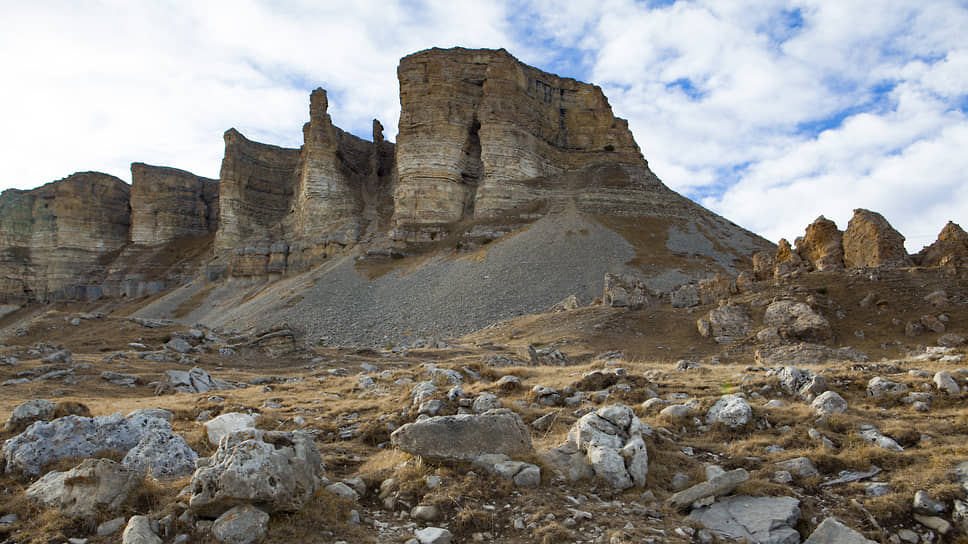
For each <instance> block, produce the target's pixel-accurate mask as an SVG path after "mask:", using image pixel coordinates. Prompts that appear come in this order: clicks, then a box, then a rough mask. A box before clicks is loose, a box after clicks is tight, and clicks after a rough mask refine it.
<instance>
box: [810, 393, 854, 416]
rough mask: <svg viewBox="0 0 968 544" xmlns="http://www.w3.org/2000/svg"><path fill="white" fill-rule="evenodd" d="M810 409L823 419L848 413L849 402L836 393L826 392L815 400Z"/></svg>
mask: <svg viewBox="0 0 968 544" xmlns="http://www.w3.org/2000/svg"><path fill="white" fill-rule="evenodd" d="M810 408H811V409H813V412H814V413H815V414H817V415H818V416H821V417H826V416H830V415H834V414H842V413H844V412H846V411H847V401H846V400H844V397H841V396H840V395H839V394H837V393H836V392H834V391H825V392H823V393H821V394H820V395H818V396H817V398H815V399H813V402H811V403H810Z"/></svg>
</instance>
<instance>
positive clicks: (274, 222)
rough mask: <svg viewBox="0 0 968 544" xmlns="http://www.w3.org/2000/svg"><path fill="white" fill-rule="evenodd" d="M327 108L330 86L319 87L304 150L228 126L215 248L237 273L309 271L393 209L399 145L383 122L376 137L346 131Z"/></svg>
mask: <svg viewBox="0 0 968 544" xmlns="http://www.w3.org/2000/svg"><path fill="white" fill-rule="evenodd" d="M328 107H329V102H328V100H327V96H326V91H324V90H323V89H316V90H315V91H313V92H312V95H311V96H310V106H309V114H310V120H309V122H308V123H306V125H305V126H304V127H303V140H304V143H303V146H302V148H301V149H286V148H281V147H276V146H271V145H266V144H261V143H257V142H253V141H250V140H248V139H246V138H245V137H244V136H242V135H241V134H240V133H239V132H238V131H236V130H235V129H231V130H229V131H228V132H226V133H225V158H224V159H223V160H222V172H221V175H220V183H221V195H220V199H219V207H220V214H221V224H220V226H219V230H218V234H217V236H216V239H215V249H216V252H217V253H218V254H221V255H225V259H224V260H226V261H229V262H228V264H227V266H228V269H229V270H228V272H229V273H230V274H231V275H233V276H264V275H268V274H281V273H284V272H286V271H289V270H304V269H306V268H307V267H309V266H311V265H312V264H315V263H318V262H319V261H321V260H322V259H325V258H326V255H327V251H328V250H331V249H332V246H333V245H334V244H338V245H339V246H340V247H345V246H347V245H351V244H353V243H355V242H357V241H358V240H359V237H360V235H361V233H362V232H363V230H364V229H365V227H366V225H367V224H368V223H373V224H374V225H376V224H377V223H379V220H380V218H381V217H388V216H389V215H390V210H391V208H392V202H391V201H390V195H389V187H390V185H391V184H392V180H393V176H394V145H393V144H392V143H389V142H386V141H384V140H383V127H382V125H380V123H379V122H378V121H374V122H373V141H372V142H367V141H365V140H362V139H360V138H357V137H356V136H353V135H352V134H349V133H347V132H344V131H342V130H340V129H339V128H337V127H335V126H334V125H333V122H332V119H331V118H330V116H329V114H328V113H326V112H327V109H328Z"/></svg>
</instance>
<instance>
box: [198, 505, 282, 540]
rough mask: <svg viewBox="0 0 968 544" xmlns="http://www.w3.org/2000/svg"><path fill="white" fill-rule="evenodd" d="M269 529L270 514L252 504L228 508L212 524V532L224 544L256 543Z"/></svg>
mask: <svg viewBox="0 0 968 544" xmlns="http://www.w3.org/2000/svg"><path fill="white" fill-rule="evenodd" d="M268 531H269V514H266V513H265V512H263V511H262V510H259V509H258V508H256V507H255V506H252V505H251V504H240V505H239V506H236V507H233V508H231V509H229V510H227V511H226V512H225V513H224V514H222V515H221V516H219V517H218V519H216V520H215V523H213V524H212V534H213V535H214V536H215V539H216V540H218V541H219V542H222V543H224V544H256V543H257V542H261V541H262V539H264V538H265V536H266V533H267V532H268Z"/></svg>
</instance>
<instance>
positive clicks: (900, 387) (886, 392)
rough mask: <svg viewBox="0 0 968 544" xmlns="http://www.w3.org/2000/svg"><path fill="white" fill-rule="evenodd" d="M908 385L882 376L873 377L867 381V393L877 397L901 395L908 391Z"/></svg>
mask: <svg viewBox="0 0 968 544" xmlns="http://www.w3.org/2000/svg"><path fill="white" fill-rule="evenodd" d="M907 390H908V386H907V385H905V384H903V383H898V382H893V381H891V380H888V379H887V378H882V377H880V376H877V377H874V378H871V379H870V381H869V382H867V395H868V396H870V397H873V398H875V399H880V398H883V397H888V396H901V395H903V394H904V393H907Z"/></svg>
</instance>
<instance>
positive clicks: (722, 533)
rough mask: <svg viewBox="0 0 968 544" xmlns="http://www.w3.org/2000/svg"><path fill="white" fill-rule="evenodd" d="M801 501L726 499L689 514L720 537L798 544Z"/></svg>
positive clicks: (776, 498)
mask: <svg viewBox="0 0 968 544" xmlns="http://www.w3.org/2000/svg"><path fill="white" fill-rule="evenodd" d="M799 505H800V501H798V500H797V499H794V498H792V497H747V496H737V497H729V498H727V499H724V500H722V501H719V502H716V503H714V504H712V505H711V506H707V507H704V508H698V509H696V510H693V512H692V513H691V514H689V517H688V519H689V520H690V521H694V522H697V523H699V524H701V525H704V526H705V527H706V528H707V529H709V530H710V531H711V532H712V533H714V534H715V535H717V536H719V537H720V538H724V539H730V540H735V541H740V542H742V541H746V542H759V543H760V544H800V533H798V532H797V530H796V525H797V521H799V520H800V506H799Z"/></svg>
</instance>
